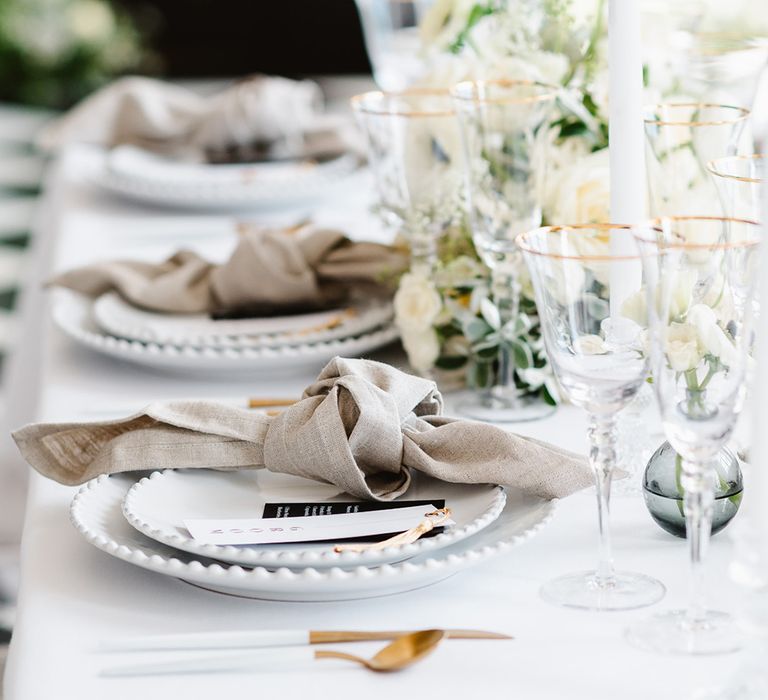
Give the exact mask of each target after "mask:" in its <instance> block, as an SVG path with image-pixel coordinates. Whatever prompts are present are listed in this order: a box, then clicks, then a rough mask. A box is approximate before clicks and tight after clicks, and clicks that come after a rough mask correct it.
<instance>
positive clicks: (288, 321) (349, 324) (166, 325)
mask: <svg viewBox="0 0 768 700" xmlns="http://www.w3.org/2000/svg"><path fill="white" fill-rule="evenodd" d="M393 316H394V311H393V308H392V304H391V303H384V302H382V303H368V304H358V305H355V306H350V307H348V308H345V309H344V308H342V309H333V310H329V311H318V312H314V313H308V314H297V315H294V316H275V317H271V318H243V319H222V320H214V319H212V318H211V317H210V316H209V315H208V314H173V313H158V312H152V311H147V310H145V309H139V308H137V307H136V306H132V305H131V304H129V303H128V302H127V301H125V299H123V298H122V297H121V296H120V295H119V294H117V293H115V292H108V293H107V294H103V295H102V296H100V297H99V298H98V299H96V300H95V301H94V303H93V318H94V320H95V321H96V323H97V325H99V326H100V327H101V328H102V329H103V330H105V331H106V332H107V333H109V334H111V335H114V336H117V337H119V338H128V339H129V340H139V341H141V342H142V343H164V344H174V345H192V346H194V347H217V348H223V347H235V348H243V347H277V346H281V345H295V344H297V343H318V342H325V341H329V340H336V339H343V338H350V337H352V336H356V335H360V334H361V333H365V332H367V331H370V330H371V329H374V328H378V327H380V326H383V325H384V324H386V323H390V322H391V321H392V319H393Z"/></svg>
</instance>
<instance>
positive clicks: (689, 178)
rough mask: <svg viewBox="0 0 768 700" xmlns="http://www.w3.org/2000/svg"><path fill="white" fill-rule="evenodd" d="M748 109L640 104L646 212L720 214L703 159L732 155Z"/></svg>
mask: <svg viewBox="0 0 768 700" xmlns="http://www.w3.org/2000/svg"><path fill="white" fill-rule="evenodd" d="M748 117H749V110H748V109H745V108H743V107H731V106H727V105H714V104H703V103H702V104H699V103H680V104H659V105H653V106H650V107H647V108H646V115H645V136H646V163H647V166H648V187H649V193H650V202H649V204H650V211H651V215H652V216H654V217H658V216H685V215H688V214H695V215H698V216H722V215H723V213H724V212H723V208H722V206H721V204H720V199H719V198H718V196H717V190H716V189H715V185H714V183H713V182H712V178H711V177H710V176H709V173H708V172H707V163H708V162H709V161H711V160H714V159H715V158H721V157H725V156H730V155H735V154H736V153H737V151H738V146H739V140H740V138H741V134H742V132H743V130H744V126H745V124H746V122H747V118H748Z"/></svg>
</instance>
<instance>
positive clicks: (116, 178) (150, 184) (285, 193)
mask: <svg viewBox="0 0 768 700" xmlns="http://www.w3.org/2000/svg"><path fill="white" fill-rule="evenodd" d="M358 166H359V159H358V157H357V156H356V155H354V154H351V153H348V154H343V155H340V156H339V157H337V158H334V159H332V160H329V161H326V162H323V163H314V162H312V161H300V162H276V163H257V164H240V163H233V164H223V165H211V164H205V163H185V162H182V161H178V160H173V159H170V158H166V157H163V156H161V155H157V154H155V153H150V152H149V151H145V150H142V149H140V148H137V147H135V146H119V147H117V148H114V149H113V150H111V151H110V152H109V153H108V154H107V155H106V157H105V160H104V165H103V167H102V169H101V170H100V172H99V174H98V178H97V183H98V184H100V185H101V186H103V187H105V188H107V189H109V190H111V191H113V192H115V193H117V194H120V195H122V196H125V197H129V198H131V199H136V200H140V201H143V202H150V203H152V204H159V205H165V206H174V207H183V208H187V209H228V208H252V207H273V206H276V205H285V204H291V203H297V202H302V201H306V200H313V199H316V198H318V197H322V196H324V195H327V194H329V193H330V192H331V191H333V189H334V188H335V187H337V186H338V185H339V184H340V183H342V182H344V181H346V179H347V178H348V177H350V176H351V175H352V174H353V173H354V172H355V171H356V170H357V169H358Z"/></svg>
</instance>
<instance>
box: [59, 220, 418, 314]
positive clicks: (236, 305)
mask: <svg viewBox="0 0 768 700" xmlns="http://www.w3.org/2000/svg"><path fill="white" fill-rule="evenodd" d="M407 266H408V256H407V254H406V253H405V252H404V251H402V250H398V249H396V248H392V247H390V246H385V245H381V244H379V243H370V242H352V241H350V240H349V239H348V238H346V236H344V234H343V233H341V232H340V231H334V230H331V229H320V228H314V227H312V226H306V227H304V228H302V229H300V230H299V231H291V232H287V231H283V230H275V229H258V228H249V229H248V230H246V231H245V232H244V233H243V235H242V237H241V240H240V243H239V244H238V246H237V247H236V248H235V250H234V252H233V253H232V255H231V257H230V259H229V260H228V261H227V262H226V263H224V264H223V265H213V264H212V263H209V262H207V261H206V260H204V259H203V258H201V257H200V256H198V255H197V254H196V253H193V252H191V251H180V252H178V253H176V254H175V255H173V256H172V257H170V258H169V259H168V260H166V261H164V262H162V263H159V264H152V263H146V262H136V261H108V262H101V263H95V264H93V265H88V266H86V267H81V268H77V269H75V270H70V271H68V272H65V273H63V274H61V275H58V276H57V277H55V278H54V279H52V280H51V281H50V283H49V284H50V285H52V286H58V287H66V288H68V289H72V290H74V291H77V292H80V293H82V294H86V295H88V296H91V297H98V296H100V295H102V294H104V293H106V292H110V291H116V292H117V293H119V294H120V295H121V296H122V297H123V298H124V299H126V301H128V302H130V303H131V304H133V305H135V306H138V307H141V308H143V309H149V310H151V311H161V312H169V313H200V312H209V313H210V312H214V311H219V312H223V311H236V310H238V309H248V308H249V307H260V308H263V307H269V306H274V307H275V308H279V307H280V306H285V305H287V304H308V305H310V304H313V305H322V304H327V303H334V302H336V301H344V300H346V299H347V298H348V297H350V296H353V295H355V294H357V295H358V296H362V295H363V294H364V295H365V296H368V295H370V294H374V293H379V294H384V293H386V292H388V291H389V290H388V285H387V284H386V282H387V280H391V279H393V278H394V277H395V276H396V275H398V274H399V273H401V272H403V271H404V270H405V269H406V268H407Z"/></svg>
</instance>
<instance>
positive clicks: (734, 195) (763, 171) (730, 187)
mask: <svg viewBox="0 0 768 700" xmlns="http://www.w3.org/2000/svg"><path fill="white" fill-rule="evenodd" d="M707 170H709V172H710V174H711V175H712V177H713V179H714V182H715V185H716V187H717V191H718V193H719V195H720V201H721V202H722V205H723V210H724V211H725V214H726V216H730V217H736V218H738V219H750V220H752V221H759V220H760V219H761V218H762V217H761V216H760V203H761V197H762V188H763V186H764V185H765V183H766V181H768V155H765V154H757V155H751V156H728V157H726V158H716V159H715V160H711V161H710V162H709V163H708V164H707Z"/></svg>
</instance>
